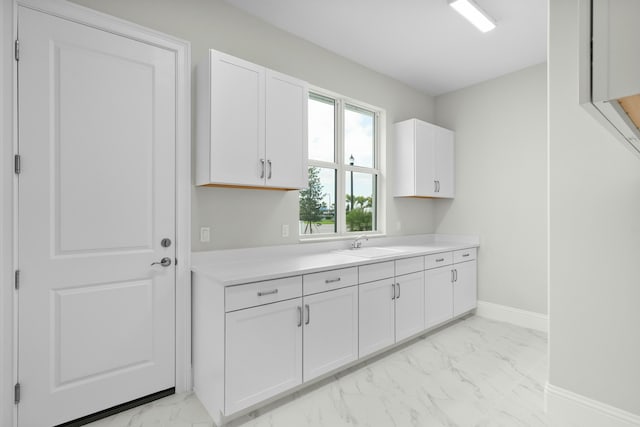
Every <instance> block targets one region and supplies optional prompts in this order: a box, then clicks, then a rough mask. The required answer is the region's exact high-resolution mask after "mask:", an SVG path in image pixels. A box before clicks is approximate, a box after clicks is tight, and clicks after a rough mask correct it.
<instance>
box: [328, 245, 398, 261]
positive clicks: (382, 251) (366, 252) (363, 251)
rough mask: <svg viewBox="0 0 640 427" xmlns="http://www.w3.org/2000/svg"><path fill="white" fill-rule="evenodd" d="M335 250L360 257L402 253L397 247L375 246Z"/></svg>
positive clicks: (342, 253)
mask: <svg viewBox="0 0 640 427" xmlns="http://www.w3.org/2000/svg"><path fill="white" fill-rule="evenodd" d="M333 252H334V253H337V254H341V255H349V256H357V257H360V258H381V257H385V256H394V255H397V254H399V253H401V251H400V250H397V249H391V248H380V247H375V246H372V247H365V248H358V249H344V250H339V251H333Z"/></svg>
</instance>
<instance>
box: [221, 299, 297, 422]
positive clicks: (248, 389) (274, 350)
mask: <svg viewBox="0 0 640 427" xmlns="http://www.w3.org/2000/svg"><path fill="white" fill-rule="evenodd" d="M225 360H226V369H225V414H227V415H228V414H233V413H234V412H237V411H239V410H241V409H244V408H246V407H248V406H250V405H253V404H254V403H257V402H260V401H262V400H264V399H267V398H269V397H272V396H274V395H276V394H278V393H280V392H282V391H285V390H288V389H290V388H292V387H295V386H297V385H299V384H301V383H302V299H301V298H295V299H291V300H287V301H281V302H277V303H273V304H266V305H262V306H259V307H254V308H248V309H245V310H238V311H234V312H231V313H227V314H226V347H225Z"/></svg>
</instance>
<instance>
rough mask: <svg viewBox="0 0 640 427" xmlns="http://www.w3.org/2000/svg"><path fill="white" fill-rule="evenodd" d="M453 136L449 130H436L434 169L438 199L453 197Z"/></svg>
mask: <svg viewBox="0 0 640 427" xmlns="http://www.w3.org/2000/svg"><path fill="white" fill-rule="evenodd" d="M454 140H455V134H454V133H453V132H452V131H450V130H449V129H444V128H436V144H435V151H434V153H435V167H436V180H437V181H438V193H437V194H436V195H437V196H438V197H454V196H455V151H454V150H455V148H454V147H455V143H454Z"/></svg>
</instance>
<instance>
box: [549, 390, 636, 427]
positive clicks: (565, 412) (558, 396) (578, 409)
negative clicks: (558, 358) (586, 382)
mask: <svg viewBox="0 0 640 427" xmlns="http://www.w3.org/2000/svg"><path fill="white" fill-rule="evenodd" d="M544 393H545V410H546V412H547V415H548V416H549V420H550V421H551V425H552V426H558V427H573V426H575V427H601V426H607V427H638V426H640V415H636V414H632V413H631V412H627V411H624V410H622V409H619V408H616V407H614V406H611V405H607V404H606V403H602V402H600V401H598V400H594V399H590V398H588V397H586V396H583V395H580V394H577V393H574V392H572V391H569V390H566V389H564V388H561V387H557V386H554V385H552V384H549V383H547V385H546V386H545V390H544Z"/></svg>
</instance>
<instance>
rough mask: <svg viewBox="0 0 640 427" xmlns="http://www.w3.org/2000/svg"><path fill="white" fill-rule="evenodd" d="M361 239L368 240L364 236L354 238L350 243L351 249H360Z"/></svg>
mask: <svg viewBox="0 0 640 427" xmlns="http://www.w3.org/2000/svg"><path fill="white" fill-rule="evenodd" d="M362 239H364V240H369V238H368V237H366V236H365V235H364V234H361V235H360V236H358V237H356V238H355V239H354V240H353V242H351V249H360V248H361V247H362Z"/></svg>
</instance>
